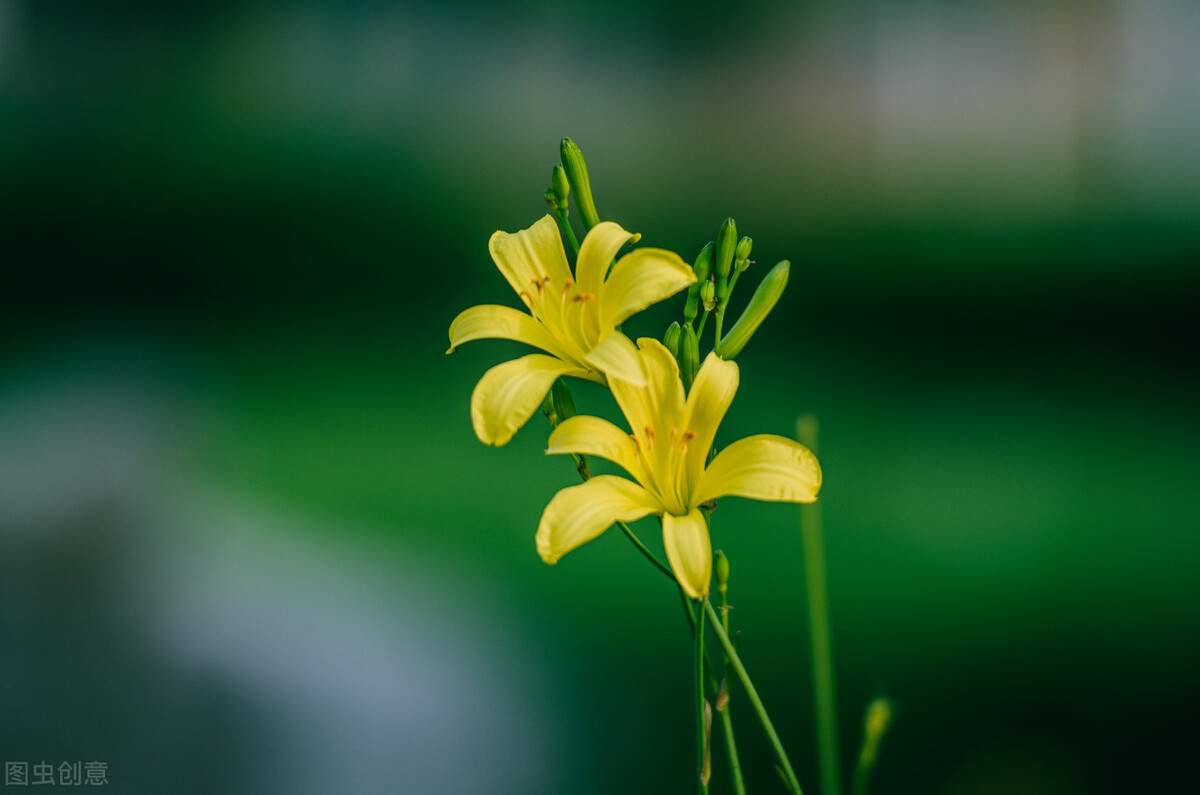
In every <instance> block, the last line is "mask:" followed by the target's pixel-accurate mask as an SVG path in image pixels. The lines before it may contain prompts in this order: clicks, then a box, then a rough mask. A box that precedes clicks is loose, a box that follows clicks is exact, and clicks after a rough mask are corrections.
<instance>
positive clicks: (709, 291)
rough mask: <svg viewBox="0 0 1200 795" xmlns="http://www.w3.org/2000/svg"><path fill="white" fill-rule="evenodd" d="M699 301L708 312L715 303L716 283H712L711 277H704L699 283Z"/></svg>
mask: <svg viewBox="0 0 1200 795" xmlns="http://www.w3.org/2000/svg"><path fill="white" fill-rule="evenodd" d="M700 303H702V304H703V305H704V309H705V310H706V311H709V312H711V311H712V310H713V307H715V306H716V305H717V285H715V284H713V281H712V279H705V280H704V283H703V284H701V285H700Z"/></svg>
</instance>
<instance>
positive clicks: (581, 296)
mask: <svg viewBox="0 0 1200 795" xmlns="http://www.w3.org/2000/svg"><path fill="white" fill-rule="evenodd" d="M595 298H596V296H594V295H592V294H591V293H578V294H576V295H574V296H572V298H571V300H572V301H577V302H578V301H593V300H595Z"/></svg>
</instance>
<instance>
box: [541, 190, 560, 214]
mask: <svg viewBox="0 0 1200 795" xmlns="http://www.w3.org/2000/svg"><path fill="white" fill-rule="evenodd" d="M543 198H545V200H546V204H549V205H550V209H551V210H553V211H554V212H558V196H556V195H554V188H546V193H545V195H544V196H543Z"/></svg>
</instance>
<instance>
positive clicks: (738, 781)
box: [717, 583, 746, 795]
mask: <svg viewBox="0 0 1200 795" xmlns="http://www.w3.org/2000/svg"><path fill="white" fill-rule="evenodd" d="M717 592H718V593H720V595H721V625H722V627H723V628H724V629H725V636H726V637H729V586H728V583H723V584H721V585H720V586H719V587H718V588H717ZM723 661H724V667H723V669H722V672H721V686H720V687H719V688H718V689H717V712H718V713H720V715H721V731H722V732H723V733H724V735H725V751H726V752H727V753H728V755H729V775H730V777H731V778H732V779H733V791H734V793H735V795H746V782H745V781H743V780H742V762H741V760H740V759H739V758H738V752H737V741H736V740H734V738H733V716H732V715H730V713H729V684H728V683H729V657H728V656H725V657H724V658H723Z"/></svg>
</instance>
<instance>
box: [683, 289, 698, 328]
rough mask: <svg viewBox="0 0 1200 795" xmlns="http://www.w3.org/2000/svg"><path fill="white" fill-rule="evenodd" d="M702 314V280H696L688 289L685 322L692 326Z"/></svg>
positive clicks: (684, 309) (684, 306) (684, 310)
mask: <svg viewBox="0 0 1200 795" xmlns="http://www.w3.org/2000/svg"><path fill="white" fill-rule="evenodd" d="M698 314H700V282H695V283H693V284H692V286H691V287H689V288H688V291H687V302H686V303H685V304H684V305H683V322H684V323H685V324H686V325H688V326H690V325H692V321H693V320H695V319H696V315H698Z"/></svg>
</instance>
